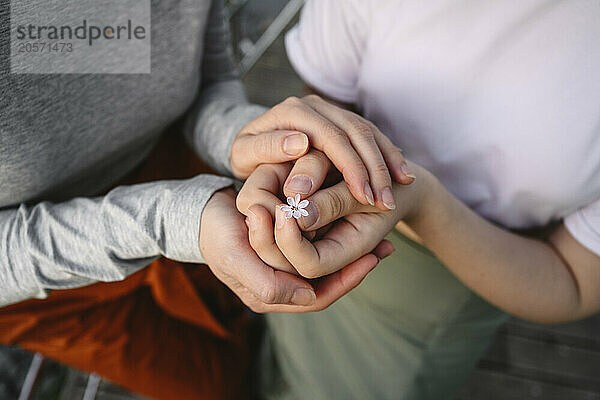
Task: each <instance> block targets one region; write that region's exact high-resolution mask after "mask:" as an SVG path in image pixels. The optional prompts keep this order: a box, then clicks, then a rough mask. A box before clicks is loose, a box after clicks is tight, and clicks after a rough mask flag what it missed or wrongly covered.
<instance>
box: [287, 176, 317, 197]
mask: <svg viewBox="0 0 600 400" xmlns="http://www.w3.org/2000/svg"><path fill="white" fill-rule="evenodd" d="M312 187H313V181H312V179H310V177H309V176H306V175H296V176H294V177H293V178H292V179H291V180H290V183H288V185H287V189H288V190H289V191H290V192H294V193H301V194H308V193H310V190H311V189H312Z"/></svg>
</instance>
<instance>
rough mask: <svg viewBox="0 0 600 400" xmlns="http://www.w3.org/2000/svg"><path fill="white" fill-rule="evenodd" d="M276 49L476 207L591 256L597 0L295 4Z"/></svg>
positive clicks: (596, 174) (596, 198)
mask: <svg viewBox="0 0 600 400" xmlns="http://www.w3.org/2000/svg"><path fill="white" fill-rule="evenodd" d="M286 48H287V52H288V56H289V58H290V61H291V63H292V65H293V66H294V68H295V69H296V71H297V72H298V73H299V74H300V76H301V77H302V78H303V79H304V80H305V81H306V82H307V83H308V84H309V85H311V86H313V87H314V88H315V89H317V90H318V91H320V92H322V93H323V94H325V95H327V96H330V97H332V98H334V99H337V100H340V101H343V102H349V103H355V104H356V105H358V107H359V108H360V109H361V110H362V112H363V114H364V115H365V116H366V117H367V118H368V119H370V120H371V121H373V122H374V123H375V124H376V125H377V126H378V127H379V128H380V129H381V130H382V131H383V132H384V133H385V134H387V135H388V136H389V137H390V138H391V139H392V140H393V142H394V143H396V144H397V145H398V146H400V147H401V148H402V149H404V151H405V154H406V156H407V158H409V159H411V160H413V161H415V162H417V163H419V164H420V165H422V166H424V167H425V168H427V169H429V170H430V171H431V172H432V173H434V174H435V175H436V176H437V177H438V178H439V179H440V181H441V182H442V183H443V184H444V185H445V187H446V188H447V189H448V190H449V191H451V192H452V193H453V194H454V195H455V196H457V197H458V198H459V199H461V200H462V201H463V202H465V203H466V204H467V205H468V206H470V207H471V208H472V209H473V210H475V211H476V212H477V213H479V214H480V215H482V216H484V217H486V218H488V219H491V220H493V221H496V222H499V223H501V224H503V225H504V226H507V227H510V228H528V227H535V226H542V225H546V224H547V223H549V222H550V221H553V220H559V219H561V218H565V222H566V226H567V228H568V229H569V230H570V232H571V233H572V234H573V235H574V237H575V238H577V239H578V240H579V241H580V242H581V243H582V244H583V245H584V246H586V247H587V248H589V249H591V250H592V251H594V252H595V253H597V254H599V255H600V2H598V1H597V0H570V1H539V0H538V1H534V0H506V1H496V0H471V1H469V0H462V1H460V0H459V1H456V0H430V1H422V0H403V1H398V0H397V1H392V0H371V1H369V0H343V1H339V0H312V1H310V0H309V1H308V2H307V4H306V6H305V7H304V9H303V11H302V17H301V21H300V23H299V25H298V26H296V27H295V28H294V29H292V30H291V31H290V32H289V33H288V34H287V36H286Z"/></svg>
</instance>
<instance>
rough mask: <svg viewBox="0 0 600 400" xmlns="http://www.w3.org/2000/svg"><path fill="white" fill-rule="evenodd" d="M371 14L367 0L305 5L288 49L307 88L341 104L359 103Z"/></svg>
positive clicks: (312, 0)
mask: <svg viewBox="0 0 600 400" xmlns="http://www.w3.org/2000/svg"><path fill="white" fill-rule="evenodd" d="M370 11H371V1H368V0H344V1H339V0H309V1H307V2H306V5H305V6H304V8H303V10H302V14H301V17H300V22H299V23H298V25H296V26H295V27H294V28H293V29H291V30H290V31H289V32H288V33H287V34H286V37H285V46H286V51H287V55H288V58H289V60H290V62H291V64H292V66H293V67H294V69H295V70H296V72H297V73H298V75H300V77H301V78H302V79H303V80H304V81H305V82H306V83H307V84H308V85H310V86H312V87H313V88H314V89H316V90H318V91H319V92H321V93H323V94H324V95H326V96H329V97H331V98H333V99H336V100H338V101H342V102H346V103H354V102H356V100H357V94H358V93H357V92H358V90H357V81H358V77H359V71H360V67H361V58H362V54H363V51H364V48H365V44H366V41H367V35H368V32H369V26H370V24H371V21H370V19H371V17H370Z"/></svg>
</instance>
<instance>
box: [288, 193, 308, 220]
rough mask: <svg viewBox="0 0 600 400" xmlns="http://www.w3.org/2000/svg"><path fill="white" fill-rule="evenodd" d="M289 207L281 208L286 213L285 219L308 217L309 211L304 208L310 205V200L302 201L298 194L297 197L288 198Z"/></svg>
mask: <svg viewBox="0 0 600 400" xmlns="http://www.w3.org/2000/svg"><path fill="white" fill-rule="evenodd" d="M287 203H288V204H289V205H288V206H281V211H283V212H284V213H285V217H286V218H288V219H290V218H292V217H294V218H296V219H298V218H300V217H306V216H308V211H306V210H305V209H304V208H305V207H306V206H307V205H308V200H302V201H300V195H299V194H297V195H296V197H295V198H294V197H288V198H287Z"/></svg>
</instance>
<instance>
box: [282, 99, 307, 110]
mask: <svg viewBox="0 0 600 400" xmlns="http://www.w3.org/2000/svg"><path fill="white" fill-rule="evenodd" d="M281 104H285V105H287V106H292V107H298V106H300V105H302V104H304V103H302V100H300V99H299V98H298V97H296V96H290V97H288V98H286V99H285V100H284V101H283V102H282V103H281Z"/></svg>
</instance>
